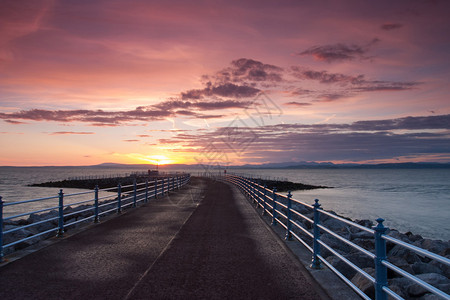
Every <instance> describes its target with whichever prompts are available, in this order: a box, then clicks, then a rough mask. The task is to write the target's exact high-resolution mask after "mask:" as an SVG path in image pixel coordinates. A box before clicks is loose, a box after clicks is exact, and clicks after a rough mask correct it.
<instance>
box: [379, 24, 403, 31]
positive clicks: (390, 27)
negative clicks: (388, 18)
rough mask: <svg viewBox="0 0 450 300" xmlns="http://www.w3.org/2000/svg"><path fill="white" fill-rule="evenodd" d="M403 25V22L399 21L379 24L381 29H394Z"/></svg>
mask: <svg viewBox="0 0 450 300" xmlns="http://www.w3.org/2000/svg"><path fill="white" fill-rule="evenodd" d="M401 27H403V24H400V23H385V24H383V25H381V29H383V30H394V29H398V28H401Z"/></svg>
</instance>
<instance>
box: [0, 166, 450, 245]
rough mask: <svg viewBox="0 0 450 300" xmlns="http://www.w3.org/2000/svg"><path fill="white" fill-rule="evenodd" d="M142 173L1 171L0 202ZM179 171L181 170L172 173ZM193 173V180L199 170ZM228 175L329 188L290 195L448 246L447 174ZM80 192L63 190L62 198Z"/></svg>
mask: <svg viewBox="0 0 450 300" xmlns="http://www.w3.org/2000/svg"><path fill="white" fill-rule="evenodd" d="M142 171H143V172H145V171H147V168H146V167H145V166H143V167H139V168H136V167H135V168H129V169H126V168H110V167H108V168H105V167H29V168H12V167H0V196H2V197H3V201H5V202H13V201H20V200H28V199H35V198H41V197H48V196H52V195H57V193H58V191H59V189H58V188H44V187H29V186H27V185H29V184H32V183H41V182H46V181H57V180H63V179H68V178H70V177H78V176H95V175H97V176H103V175H110V174H126V173H133V172H142ZM177 171H183V170H177ZM184 171H186V172H189V171H192V174H193V175H196V174H197V173H198V172H199V170H198V169H196V170H184ZM228 172H233V173H239V174H252V175H257V176H262V177H272V178H280V179H288V180H290V181H294V182H301V183H306V184H313V185H323V186H330V187H333V188H331V189H315V190H308V191H294V192H293V198H295V199H298V200H301V201H303V202H306V203H311V204H312V203H314V199H319V201H320V203H321V205H322V207H323V208H324V209H326V210H332V211H335V212H336V213H338V214H340V215H343V216H346V217H349V218H352V219H370V220H375V219H377V218H379V217H381V218H383V219H385V220H386V221H385V225H386V226H388V227H390V228H395V229H397V230H399V231H401V232H407V231H411V232H413V233H414V234H420V235H422V236H423V237H426V238H432V239H441V240H450V169H234V170H229V171H228ZM79 191H84V190H79V189H64V192H65V193H66V194H68V193H75V192H79Z"/></svg>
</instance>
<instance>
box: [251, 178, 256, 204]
mask: <svg viewBox="0 0 450 300" xmlns="http://www.w3.org/2000/svg"><path fill="white" fill-rule="evenodd" d="M250 182H251V185H252V189H251V194H252V195H251V197H252V199H253V200H252V201H253V203H255V202H256V193H255V190H256V186H255V182H254V181H253V180H251V181H250Z"/></svg>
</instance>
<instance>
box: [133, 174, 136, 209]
mask: <svg viewBox="0 0 450 300" xmlns="http://www.w3.org/2000/svg"><path fill="white" fill-rule="evenodd" d="M136 198H137V182H136V178H135V179H134V181H133V207H136Z"/></svg>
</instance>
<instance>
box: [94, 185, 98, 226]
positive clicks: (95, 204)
mask: <svg viewBox="0 0 450 300" xmlns="http://www.w3.org/2000/svg"><path fill="white" fill-rule="evenodd" d="M94 195H95V198H94V199H95V202H94V215H95V217H94V223H98V185H96V186H95V190H94Z"/></svg>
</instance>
